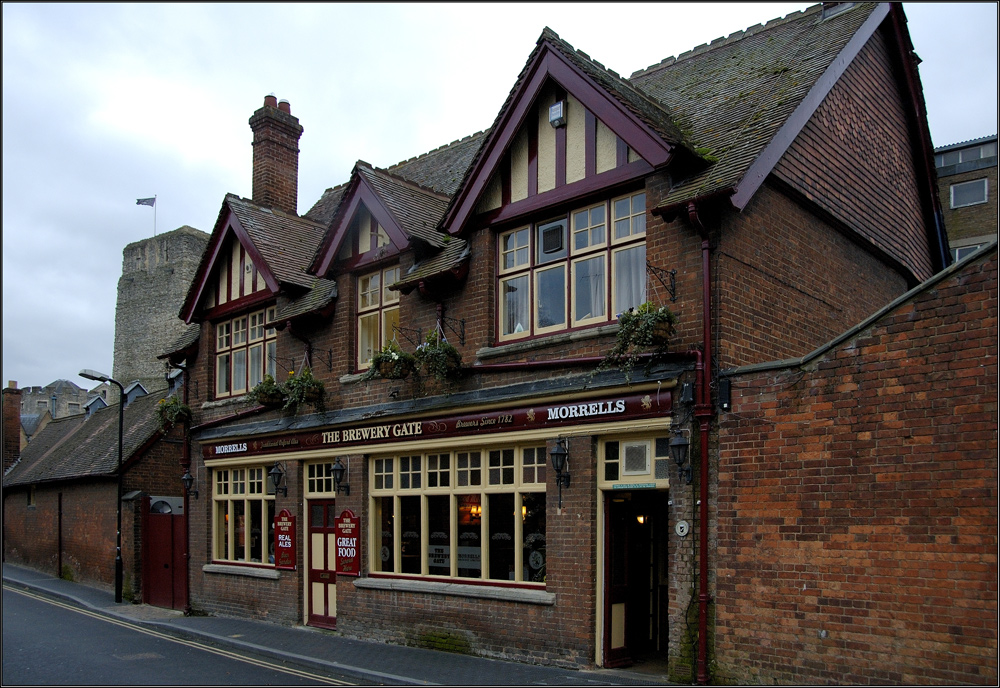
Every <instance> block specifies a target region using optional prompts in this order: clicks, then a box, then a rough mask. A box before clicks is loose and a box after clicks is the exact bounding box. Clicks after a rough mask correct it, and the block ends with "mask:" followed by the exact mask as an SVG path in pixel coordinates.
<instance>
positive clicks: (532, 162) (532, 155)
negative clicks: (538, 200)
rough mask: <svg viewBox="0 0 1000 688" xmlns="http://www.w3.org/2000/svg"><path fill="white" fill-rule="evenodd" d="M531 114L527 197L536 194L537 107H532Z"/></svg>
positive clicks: (528, 123)
mask: <svg viewBox="0 0 1000 688" xmlns="http://www.w3.org/2000/svg"><path fill="white" fill-rule="evenodd" d="M529 114H531V115H533V117H531V118H530V119H529V120H528V122H527V126H528V198H531V197H532V196H537V195H538V126H537V124H535V126H532V125H533V124H534V123H536V122H537V121H538V109H537V108H532V109H531V111H530V113H529Z"/></svg>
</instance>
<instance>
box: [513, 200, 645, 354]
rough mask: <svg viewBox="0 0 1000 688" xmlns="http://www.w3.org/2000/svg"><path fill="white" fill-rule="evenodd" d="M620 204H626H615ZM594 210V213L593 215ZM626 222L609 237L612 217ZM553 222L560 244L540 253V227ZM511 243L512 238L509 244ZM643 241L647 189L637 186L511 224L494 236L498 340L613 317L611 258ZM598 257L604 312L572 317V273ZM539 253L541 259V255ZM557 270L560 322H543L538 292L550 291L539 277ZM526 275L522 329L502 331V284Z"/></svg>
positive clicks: (574, 303) (614, 287)
mask: <svg viewBox="0 0 1000 688" xmlns="http://www.w3.org/2000/svg"><path fill="white" fill-rule="evenodd" d="M622 203H625V208H624V209H620V208H617V207H616V206H619V205H621V204H622ZM595 211H596V215H597V217H596V218H595V217H594V215H595ZM616 220H617V221H621V222H624V223H626V225H625V226H627V228H628V232H627V233H625V232H623V233H622V236H620V237H614V226H615V221H616ZM556 222H561V223H563V226H564V230H563V231H564V234H563V242H564V245H563V247H562V249H561V252H560V255H559V257H557V258H545V257H544V256H543V255H542V252H541V247H540V243H541V238H542V229H543V228H545V227H546V226H548V225H551V224H553V223H556ZM598 227H600V228H602V231H601V232H600V236H598V237H596V238H595V237H594V236H593V230H594V229H595V228H598ZM583 232H586V233H587V239H586V241H585V242H582V245H580V246H577V238H578V237H579V236H581V234H582V233H583ZM511 242H513V243H511ZM640 246H641V247H642V249H643V251H645V246H646V192H645V191H644V190H641V191H637V192H634V193H630V194H625V195H622V196H616V197H613V198H610V199H608V200H606V201H603V202H601V203H591V204H588V205H586V206H582V207H579V208H575V209H573V210H571V211H570V212H568V213H567V214H566V215H564V216H561V217H555V218H551V217H550V218H546V219H545V220H544V221H541V222H536V223H531V224H529V225H526V226H524V225H522V226H520V227H516V228H514V229H510V230H507V231H504V232H500V233H499V234H498V236H497V282H496V284H497V306H496V313H497V318H498V320H497V325H498V326H497V340H498V341H499V342H501V343H506V342H511V341H514V340H518V339H523V338H526V337H533V336H544V335H549V334H554V333H558V332H564V331H567V330H571V329H575V328H578V327H587V326H596V325H601V324H605V323H608V322H611V321H613V320H614V319H615V318H616V317H617V314H616V313H615V304H616V299H617V298H618V297H617V295H616V292H617V291H618V284H619V282H620V279H619V275H618V271H617V270H616V268H615V263H614V257H615V255H617V254H618V253H619V252H620V251H623V250H629V249H633V248H637V247H640ZM597 257H601V259H602V266H603V269H604V282H605V286H604V294H603V298H604V307H603V312H600V313H595V312H594V311H593V310H591V311H590V312H589V313H587V314H583V317H580V318H577V305H578V301H579V299H578V294H577V289H576V285H577V282H576V280H577V275H578V272H579V269H580V266H581V265H582V264H583V263H584V262H585V261H588V260H591V259H594V258H597ZM543 258H544V260H543ZM555 269H561V270H562V271H563V273H562V274H563V289H564V298H563V317H562V322H556V323H553V324H550V325H546V326H542V325H541V324H540V322H541V305H542V303H541V295H542V294H543V293H545V294H547V295H550V294H549V292H548V291H547V290H544V289H542V287H541V284H540V282H541V280H542V277H543V276H544V275H545V273H546V272H548V271H550V270H555ZM524 277H526V278H527V279H526V280H525V282H526V287H527V289H528V290H529V295H528V298H527V304H528V305H527V309H526V313H525V314H524V315H525V318H526V319H527V320H528V322H526V323H523V322H519V324H520V325H521V326H522V328H523V330H522V331H516V330H515V331H512V332H505V331H504V330H505V328H506V327H507V324H508V323H507V319H508V313H507V308H508V298H507V292H506V288H505V287H506V285H507V284H508V283H510V282H512V281H513V280H518V279H522V278H524ZM641 285H642V286H641V289H640V292H641V294H640V295H639V296H641V297H642V298H641V299H640V300H639V302H638V303H635V304H632V305H634V306H638V305H639V304H640V303H642V301H644V300H645V285H646V272H645V261H643V266H642V276H641Z"/></svg>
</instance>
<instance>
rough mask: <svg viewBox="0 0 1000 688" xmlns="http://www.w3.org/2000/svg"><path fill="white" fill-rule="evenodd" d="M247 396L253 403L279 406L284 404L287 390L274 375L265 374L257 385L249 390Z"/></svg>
mask: <svg viewBox="0 0 1000 688" xmlns="http://www.w3.org/2000/svg"><path fill="white" fill-rule="evenodd" d="M246 398H247V401H249V402H250V403H252V404H260V405H261V406H270V407H274V408H277V407H278V406H283V405H284V403H285V392H284V390H282V389H281V387H280V385H278V383H276V382H275V381H274V378H273V377H271V376H270V375H265V376H264V379H263V380H261V381H260V383H258V384H257V386H256V387H254V388H253V389H251V390H250V391H249V392H247V397H246Z"/></svg>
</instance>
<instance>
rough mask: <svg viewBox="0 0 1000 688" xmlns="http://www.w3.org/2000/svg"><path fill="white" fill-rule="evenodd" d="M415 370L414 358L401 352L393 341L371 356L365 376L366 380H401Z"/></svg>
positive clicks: (415, 362) (415, 360)
mask: <svg viewBox="0 0 1000 688" xmlns="http://www.w3.org/2000/svg"><path fill="white" fill-rule="evenodd" d="M416 368H417V359H416V357H415V356H414V355H413V354H411V353H408V352H406V351H403V350H402V349H401V348H400V347H399V344H397V343H396V342H395V341H392V342H389V343H388V344H386V345H385V347H384V348H382V349H381V350H379V351H377V352H376V353H375V355H374V356H372V365H371V368H369V369H368V372H367V373H366V374H365V379H366V380H371V379H374V378H376V377H380V378H382V379H384V380H402V379H404V378H406V377H409V375H410V373H412V372H413V371H414V370H416Z"/></svg>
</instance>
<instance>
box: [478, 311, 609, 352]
mask: <svg viewBox="0 0 1000 688" xmlns="http://www.w3.org/2000/svg"><path fill="white" fill-rule="evenodd" d="M616 332H618V321H617V320H616V321H615V322H613V323H608V324H607V325H601V326H600V327H589V328H587V329H585V330H576V331H575V332H564V333H562V334H553V335H548V336H544V335H543V336H539V337H537V338H535V339H529V340H526V341H518V342H511V343H510V344H500V345H498V346H484V347H483V348H482V349H479V350H478V351H477V352H476V358H479V359H488V358H496V357H497V356H508V355H512V354H520V353H524V352H526V351H534V350H535V349H542V348H544V347H547V346H553V345H555V344H566V343H568V342H579V341H583V340H586V339H594V338H595V337H603V336H604V335H607V334H615V333H616Z"/></svg>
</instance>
